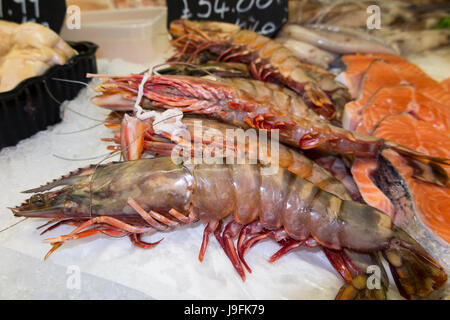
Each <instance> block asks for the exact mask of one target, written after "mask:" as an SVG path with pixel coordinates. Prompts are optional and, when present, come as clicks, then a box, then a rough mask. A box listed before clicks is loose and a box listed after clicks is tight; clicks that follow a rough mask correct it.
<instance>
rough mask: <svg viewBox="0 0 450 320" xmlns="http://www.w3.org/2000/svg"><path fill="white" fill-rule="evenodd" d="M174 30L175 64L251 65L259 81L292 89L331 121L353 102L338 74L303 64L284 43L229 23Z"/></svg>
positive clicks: (175, 25)
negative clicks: (182, 62)
mask: <svg viewBox="0 0 450 320" xmlns="http://www.w3.org/2000/svg"><path fill="white" fill-rule="evenodd" d="M169 31H170V34H171V35H172V37H173V38H174V40H172V45H173V46H174V47H175V48H176V49H177V50H178V53H177V54H176V55H175V57H173V58H172V59H170V61H185V62H193V63H199V62H200V63H201V62H204V61H203V60H206V61H208V60H217V61H233V62H241V63H245V64H248V65H249V67H250V71H251V74H252V76H253V77H254V78H255V79H257V80H262V81H267V82H274V83H278V84H282V85H284V86H286V87H288V88H291V89H292V90H294V91H296V92H297V93H298V94H299V95H300V96H301V97H302V99H303V100H304V101H305V102H306V104H307V105H308V107H310V108H312V109H313V110H314V111H315V112H317V113H318V114H319V115H321V116H323V117H325V118H327V119H334V118H335V119H337V120H338V121H339V120H340V116H341V112H342V110H343V107H344V105H345V103H346V102H348V101H349V100H350V96H349V94H348V92H347V89H346V88H345V87H343V86H342V85H340V84H339V83H338V82H336V81H334V75H333V74H331V73H329V72H328V71H326V70H324V69H322V68H320V67H318V66H313V65H310V64H308V63H305V62H302V61H300V60H299V59H298V58H297V57H296V56H295V54H294V53H293V52H291V50H289V49H288V48H286V47H284V46H283V45H282V44H280V43H279V42H276V41H274V40H272V39H270V38H268V37H265V36H262V35H260V34H258V33H256V32H253V31H250V30H242V29H241V28H240V27H239V26H237V25H235V24H230V23H223V22H215V21H189V20H175V21H172V22H171V24H170V30H169ZM205 52H206V54H205Z"/></svg>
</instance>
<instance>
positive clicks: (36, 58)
mask: <svg viewBox="0 0 450 320" xmlns="http://www.w3.org/2000/svg"><path fill="white" fill-rule="evenodd" d="M0 34H1V35H2V43H1V44H0V92H6V91H10V90H12V89H14V88H15V87H16V86H17V85H18V84H19V83H20V82H22V81H23V80H25V79H28V78H31V77H35V76H39V75H41V74H43V73H44V72H45V71H47V70H48V69H49V68H50V67H51V66H53V65H63V64H65V63H66V62H67V61H68V60H69V59H70V58H71V57H73V56H74V55H76V54H77V52H76V51H75V50H74V49H72V48H71V47H70V46H69V45H68V44H67V43H66V42H65V41H64V40H62V39H61V38H60V37H59V36H58V35H57V34H56V33H55V32H53V31H52V30H50V29H48V28H46V27H44V26H42V25H40V24H36V23H32V22H27V23H23V24H20V25H19V24H15V23H12V22H7V21H0Z"/></svg>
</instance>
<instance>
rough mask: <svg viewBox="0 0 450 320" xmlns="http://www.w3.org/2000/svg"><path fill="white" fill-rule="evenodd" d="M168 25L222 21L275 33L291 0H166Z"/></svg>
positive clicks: (284, 18)
mask: <svg viewBox="0 0 450 320" xmlns="http://www.w3.org/2000/svg"><path fill="white" fill-rule="evenodd" d="M166 1H167V10H168V16H167V27H169V25H170V22H171V21H173V20H177V19H189V20H210V21H222V22H229V23H233V24H236V25H239V26H240V27H241V28H243V29H249V30H252V31H255V32H258V33H260V34H262V35H264V36H267V37H274V36H275V35H276V33H277V32H278V31H279V30H280V29H281V27H282V26H283V24H284V23H285V22H286V21H287V18H288V0H166Z"/></svg>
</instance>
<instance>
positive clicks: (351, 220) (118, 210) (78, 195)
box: [12, 157, 447, 299]
mask: <svg viewBox="0 0 450 320" xmlns="http://www.w3.org/2000/svg"><path fill="white" fill-rule="evenodd" d="M262 168H263V166H262V165H260V164H230V165H223V164H222V165H219V164H213V165H207V164H199V165H190V166H185V165H183V164H181V165H176V164H174V163H173V161H172V159H171V158H170V157H162V158H155V159H140V160H135V161H126V162H119V163H111V164H107V165H97V166H91V167H88V168H85V169H80V170H78V171H76V172H72V173H70V174H69V175H66V176H64V177H62V178H61V179H59V180H55V181H53V182H51V183H48V184H47V185H44V186H42V187H39V188H36V189H32V190H28V191H25V192H28V193H35V194H34V195H33V196H31V198H29V199H28V200H26V201H25V202H24V203H23V204H22V205H21V206H20V207H16V208H12V211H13V213H14V214H15V215H16V216H23V217H40V218H42V217H44V218H51V219H53V220H52V221H53V222H55V223H56V226H57V225H60V224H63V223H72V224H75V225H77V227H76V229H75V230H73V231H72V232H71V233H70V234H68V235H63V236H58V237H53V238H49V239H47V241H48V242H49V243H51V244H52V245H53V248H52V249H51V250H50V252H49V254H50V253H51V252H53V251H54V250H55V249H57V248H58V247H59V246H61V245H62V244H63V243H64V242H66V241H69V240H75V239H79V238H83V237H87V236H90V235H93V234H96V233H104V234H107V235H111V236H129V237H130V239H131V241H132V242H133V243H134V244H135V245H137V246H140V247H152V246H154V245H156V244H157V243H147V242H144V241H142V240H141V235H143V234H152V233H155V232H158V231H165V230H168V229H170V228H175V227H177V226H180V225H182V224H189V223H193V222H195V221H197V220H200V221H201V222H203V223H205V224H207V226H206V228H205V233H204V237H203V243H202V246H201V249H200V255H199V258H200V260H201V259H202V257H203V255H204V253H205V250H206V246H207V244H208V238H209V236H210V235H211V234H214V235H215V236H216V238H217V239H218V241H219V243H220V244H221V246H222V247H223V249H224V250H225V253H226V254H227V256H228V257H229V259H230V260H231V261H232V263H233V265H234V267H235V268H236V270H237V271H238V272H239V274H240V275H241V277H242V278H243V279H244V278H245V273H244V267H243V265H242V264H243V262H242V259H241V258H240V254H241V257H242V254H243V251H245V250H246V249H247V248H248V247H250V246H252V245H253V244H254V243H255V242H257V241H258V240H260V239H261V238H264V237H265V238H271V239H274V240H276V241H278V242H279V243H280V244H282V245H283V248H282V249H281V250H280V251H279V252H278V253H276V254H275V255H274V256H273V257H272V258H273V259H277V258H278V257H279V256H281V255H283V254H284V253H285V252H287V251H289V250H290V249H291V248H293V247H298V246H316V245H320V246H322V247H323V248H325V249H326V250H328V251H329V252H330V254H331V255H334V256H336V257H339V258H340V259H342V263H343V266H345V265H347V267H348V268H353V267H354V264H352V263H351V261H350V260H349V259H347V258H346V257H347V254H346V252H354V253H355V254H357V252H361V253H378V252H379V253H382V255H383V256H384V258H385V259H386V260H387V261H388V263H389V265H390V269H391V272H392V274H393V276H394V279H395V282H396V284H397V286H398V288H399V291H400V293H401V294H402V295H403V296H405V297H406V298H411V297H415V296H418V297H425V296H428V295H430V294H431V293H432V292H434V291H435V290H438V289H439V288H441V287H442V286H443V285H444V283H445V282H446V280H447V275H446V273H445V272H444V270H443V268H442V267H441V266H440V265H439V264H438V263H437V262H436V261H435V260H434V259H433V258H432V257H431V256H430V255H429V254H428V253H427V252H425V250H424V249H423V248H422V247H421V246H420V245H419V244H418V243H417V242H416V241H414V240H413V239H412V238H411V237H410V236H409V235H408V234H406V233H405V232H404V231H402V230H401V229H399V228H397V227H395V226H393V224H392V221H391V219H390V218H389V217H388V216H386V215H385V214H384V213H382V212H380V211H378V210H377V209H375V208H372V207H369V206H366V205H363V204H360V203H357V202H354V201H351V200H343V199H341V198H339V197H337V196H335V195H333V194H330V193H328V192H326V191H324V190H322V189H320V188H318V187H317V186H315V185H314V184H313V183H311V182H309V181H307V180H305V179H302V178H300V177H299V176H296V175H294V174H292V173H290V172H289V171H287V170H285V169H279V170H278V172H277V173H276V174H273V175H262V174H261V170H262ZM58 186H64V187H63V188H61V189H59V190H56V191H49V190H51V189H53V188H55V187H58ZM227 218H231V221H229V222H227V224H226V226H225V227H224V229H223V231H222V222H226V221H225V220H226V219H227ZM54 227H55V225H53V226H51V227H50V228H54ZM238 235H239V239H238V250H236V248H235V245H234V241H233V238H235V237H236V236H238ZM248 236H252V237H251V238H250V239H249V240H247V237H248ZM346 250H347V251H346ZM336 259H338V258H336ZM364 279H365V278H364V276H363V275H361V276H358V277H355V279H354V281H352V283H351V284H350V285H348V284H347V285H345V286H344V287H343V289H341V291H340V293H339V294H338V298H341V299H353V298H370V297H372V298H383V297H384V296H383V292H382V291H380V290H369V289H367V288H366V286H365V280H364ZM380 295H381V297H380Z"/></svg>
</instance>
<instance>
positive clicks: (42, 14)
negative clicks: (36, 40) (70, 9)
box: [0, 0, 66, 33]
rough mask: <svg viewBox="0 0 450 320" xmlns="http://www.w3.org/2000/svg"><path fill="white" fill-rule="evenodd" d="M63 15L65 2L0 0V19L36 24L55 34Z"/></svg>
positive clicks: (51, 0) (59, 0) (60, 0)
mask: <svg viewBox="0 0 450 320" xmlns="http://www.w3.org/2000/svg"><path fill="white" fill-rule="evenodd" d="M65 15H66V1H65V0H0V19H2V20H8V21H13V22H17V23H24V22H37V23H40V24H42V25H44V26H46V27H47V28H50V29H52V30H53V31H55V32H56V33H59V31H60V30H61V27H62V24H63V22H64V17H65Z"/></svg>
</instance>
